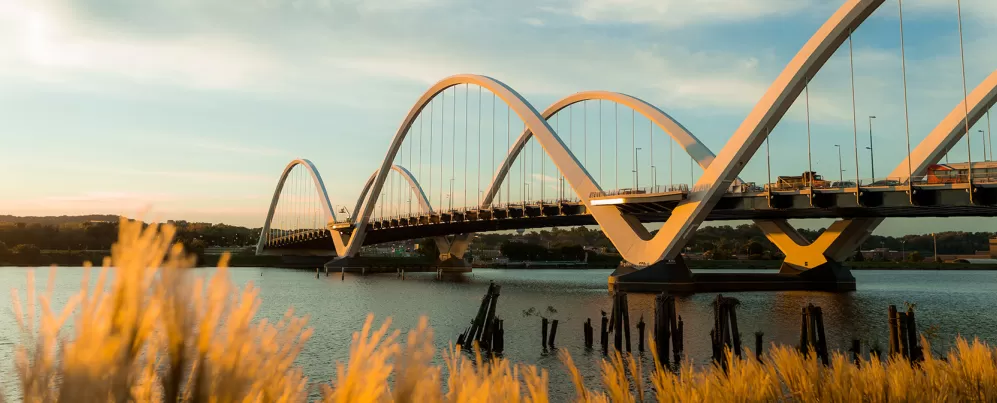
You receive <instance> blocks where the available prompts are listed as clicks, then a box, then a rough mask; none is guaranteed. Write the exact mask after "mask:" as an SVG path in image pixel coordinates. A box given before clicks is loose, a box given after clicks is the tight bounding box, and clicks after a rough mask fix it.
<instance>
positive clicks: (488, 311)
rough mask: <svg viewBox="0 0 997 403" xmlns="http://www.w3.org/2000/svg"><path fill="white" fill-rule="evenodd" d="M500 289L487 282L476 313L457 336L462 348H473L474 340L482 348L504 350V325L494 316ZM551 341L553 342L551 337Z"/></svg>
mask: <svg viewBox="0 0 997 403" xmlns="http://www.w3.org/2000/svg"><path fill="white" fill-rule="evenodd" d="M501 289H502V287H501V286H498V285H495V283H490V284H488V292H487V293H485V296H484V297H483V298H482V299H481V306H480V307H478V314H477V315H475V316H474V320H473V321H471V325H470V326H468V328H467V329H466V330H464V333H461V334H460V336H458V337H457V344H459V345H460V346H461V348H463V349H464V350H470V349H471V348H473V346H474V343H475V342H477V344H478V346H479V348H481V349H482V350H485V351H490V352H492V353H495V354H501V353H502V351H503V350H505V325H504V323H503V322H502V319H499V318H498V317H496V316H495V310H496V309H497V308H498V297H499V290H501ZM551 341H552V342H553V337H551Z"/></svg>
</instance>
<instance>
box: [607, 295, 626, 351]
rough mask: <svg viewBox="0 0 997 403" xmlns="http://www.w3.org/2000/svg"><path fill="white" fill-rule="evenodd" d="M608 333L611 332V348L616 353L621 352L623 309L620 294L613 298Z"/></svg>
mask: <svg viewBox="0 0 997 403" xmlns="http://www.w3.org/2000/svg"><path fill="white" fill-rule="evenodd" d="M610 322H611V323H610V327H609V331H610V332H613V346H614V347H616V351H617V352H623V309H622V307H621V306H620V293H619V292H617V293H616V296H615V298H613V313H612V317H610Z"/></svg>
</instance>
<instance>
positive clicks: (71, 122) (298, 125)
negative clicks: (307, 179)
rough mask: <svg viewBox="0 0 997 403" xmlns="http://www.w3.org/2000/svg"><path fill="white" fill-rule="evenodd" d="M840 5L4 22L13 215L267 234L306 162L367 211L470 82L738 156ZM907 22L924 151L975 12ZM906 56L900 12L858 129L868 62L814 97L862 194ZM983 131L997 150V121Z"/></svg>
mask: <svg viewBox="0 0 997 403" xmlns="http://www.w3.org/2000/svg"><path fill="white" fill-rule="evenodd" d="M840 5H841V1H840V0H504V1H500V2H484V1H461V0H365V1H359V0H145V1H141V2H136V1H127V0H0V49H4V51H3V52H0V189H3V192H2V193H0V194H2V197H0V213H3V214H14V215H63V214H67V215H68V214H89V213H107V214H127V215H134V214H135V213H136V212H139V211H147V210H149V211H151V213H149V214H151V216H152V217H153V218H160V219H186V220H195V221H208V222H216V223H217V222H224V223H227V224H234V225H245V226H251V227H258V226H261V225H262V223H263V220H264V218H265V215H266V210H267V208H268V206H269V203H270V199H271V196H272V193H273V191H274V190H273V189H274V187H275V185H276V182H277V179H278V177H279V174H280V172H281V170H282V169H283V168H284V167H285V165H286V164H287V163H288V162H289V161H290V160H292V159H294V158H308V159H310V160H311V161H312V162H314V163H315V165H316V166H317V167H318V169H319V170H320V172H321V174H322V176H323V179H324V181H325V184H326V186H327V187H328V190H329V194H330V196H331V198H332V202H333V204H334V205H349V206H352V205H353V203H354V202H355V200H356V197H357V195H358V193H359V191H360V189H361V187H362V186H363V183H364V181H365V180H366V179H367V177H368V176H369V175H370V172H373V171H374V170H375V169H376V167H377V166H378V165H379V164H380V162H381V160H382V158H383V156H384V153H385V151H386V149H387V146H388V144H389V143H390V141H391V138H392V137H393V136H394V134H395V131H396V130H398V125H399V124H400V122H401V121H402V119H403V118H404V116H405V115H406V114H407V113H408V110H409V109H410V108H411V107H412V105H413V104H414V103H415V101H416V100H417V99H418V98H419V97H420V96H421V95H422V93H423V92H424V91H425V90H426V89H428V88H429V87H430V86H431V85H432V84H433V83H435V82H437V81H438V80H440V79H442V78H444V77H447V76H450V75H453V74H461V73H475V74H484V75H488V76H491V77H494V78H496V79H498V80H501V81H502V82H504V83H506V84H508V85H509V86H511V87H512V88H514V89H516V90H517V91H518V92H519V93H521V94H522V95H523V96H524V97H526V98H527V100H529V102H530V103H531V104H532V105H534V106H535V107H536V108H537V109H538V110H542V109H544V108H545V107H546V106H547V105H549V104H551V103H553V102H554V101H556V100H557V99H559V98H561V97H563V96H566V95H569V94H571V93H574V92H577V91H583V90H597V89H598V90H611V91H618V92H623V93H627V94H630V95H633V96H636V97H639V98H641V99H643V100H645V101H647V102H650V103H652V104H654V105H656V106H658V107H659V108H661V109H662V110H665V111H666V112H668V113H669V114H670V115H671V116H672V117H674V118H675V119H677V120H678V121H679V122H681V123H682V124H683V125H684V126H685V127H687V128H688V129H690V130H691V131H692V132H693V133H694V134H695V135H696V136H697V137H699V138H700V140H702V141H703V142H704V143H705V144H706V145H707V146H708V147H709V148H710V149H712V150H713V151H714V152H718V151H719V150H720V149H721V148H723V146H724V144H725V143H726V141H727V139H728V138H729V136H730V134H731V133H732V132H733V131H734V130H735V129H736V128H737V126H738V125H739V124H740V123H741V120H742V119H743V118H744V116H745V115H746V114H747V113H748V112H749V111H750V110H751V108H752V107H753V106H754V104H755V102H757V100H758V99H759V98H760V97H761V95H762V94H763V93H764V91H765V90H766V89H767V87H768V86H769V84H770V83H771V81H772V80H773V79H774V78H775V77H776V76H777V75H778V74H779V72H780V71H781V70H782V69H783V67H785V64H786V63H787V62H788V61H789V59H790V58H791V57H792V56H793V55H794V54H795V53H796V51H797V50H798V49H799V47H800V46H801V45H802V44H803V43H804V42H805V41H806V40H807V39H808V38H809V37H810V36H811V35H812V34H813V32H814V31H815V30H816V29H817V28H818V27H819V26H820V24H822V23H823V22H824V21H825V20H826V19H827V18H828V17H829V16H830V15H831V14H832V13H833V12H834V10H835V9H836V8H837V7H839V6H840ZM904 12H905V19H904V27H905V30H906V33H905V40H906V62H907V77H908V91H909V94H910V95H909V108H910V127H911V141H912V142H913V143H914V144H916V143H917V142H918V141H920V139H922V138H923V137H924V136H925V135H926V134H927V133H928V131H930V129H931V128H932V127H934V125H935V124H937V122H938V121H940V120H941V119H942V118H943V117H944V116H945V115H946V114H948V113H949V111H951V110H952V108H953V107H954V106H955V105H956V103H957V102H958V101H959V100H960V99H961V97H962V96H963V88H962V74H961V71H962V70H961V63H960V51H959V32H958V19H957V15H956V3H955V0H907V1H905V2H904ZM962 14H963V15H962V17H963V20H962V22H963V31H964V37H965V52H964V54H965V61H966V81H967V85H968V87H969V90H972V88H973V87H974V86H975V85H976V84H977V83H979V82H980V81H982V80H983V78H985V77H986V76H987V75H988V74H990V73H991V72H992V71H993V70H994V69H995V68H997V53H995V52H993V49H997V24H994V23H993V21H997V2H994V1H992V0H963V1H962ZM899 44H900V37H899V32H898V18H897V3H896V1H888V2H887V3H886V4H884V5H883V6H881V7H880V9H879V10H878V11H877V12H876V13H875V14H874V15H873V16H872V17H870V19H869V20H868V21H867V22H866V23H865V24H864V25H863V26H862V27H861V28H860V29H858V30H857V31H856V32H855V33H854V35H853V53H854V56H853V63H854V70H855V77H854V79H855V87H856V94H855V111H856V112H855V116H857V119H856V120H855V121H853V117H852V116H853V114H852V103H851V102H852V101H851V99H852V98H851V91H850V88H851V87H850V82H851V81H850V78H851V77H850V75H849V54H848V49H847V44H846V46H845V47H844V48H843V49H842V50H840V51H839V52H838V53H837V54H835V56H834V57H833V58H832V59H831V60H830V61H829V62H828V63H827V65H826V67H825V68H824V69H823V70H822V71H821V72H820V74H818V75H817V76H816V77H814V79H813V81H812V82H811V85H810V88H809V90H810V122H811V125H812V155H813V159H812V161H811V162H810V163H811V164H813V166H814V168H815V170H817V171H818V172H821V173H824V174H825V175H826V176H828V177H834V176H836V175H834V174H836V173H837V172H834V171H836V170H837V169H838V167H837V164H838V161H837V154H836V149H835V148H834V144H841V145H842V149H843V150H845V152H844V155H843V161H842V165H843V168H844V169H845V171H844V173H843V174H842V175H844V176H854V175H855V172H854V169H853V168H851V167H854V165H855V158H854V153H853V151H854V150H853V148H854V147H853V141H854V139H853V138H854V137H858V139H859V140H858V147H859V149H860V150H862V153H861V154H860V156H859V164H860V168H859V172H860V174H861V176H862V177H869V176H871V175H870V174H869V173H868V172H867V171H866V170H868V169H869V168H868V165H866V164H868V162H867V161H868V160H867V159H866V158H867V157H866V154H865V153H866V152H867V151H866V150H864V147H865V146H867V145H868V144H867V143H868V128H867V116H869V115H876V116H877V118H876V119H875V121H874V125H875V132H874V133H875V139H874V142H875V145H876V155H875V158H876V169H877V174H878V176H883V175H884V174H885V173H886V172H888V171H890V170H892V168H893V167H894V166H896V165H898V164H899V163H900V162H901V161H902V159H903V157H904V155H905V153H906V148H905V146H904V144H905V130H904V127H905V120H904V112H903V87H902V85H901V75H900V47H899ZM462 96H463V95H461V94H458V95H457V99H463V98H461V97H462ZM469 100H471V101H473V100H474V98H473V97H471V98H469ZM445 102H453V101H452V100H451V101H445ZM468 102H470V101H468ZM623 113H624V115H625V114H626V113H627V112H626V111H625V112H623ZM806 124H807V115H806V110H805V104H804V101H803V100H802V98H801V99H800V100H798V101H797V102H796V104H794V106H793V108H792V109H791V110H790V112H789V113H788V114H787V116H786V118H785V119H784V120H783V121H782V123H780V124H779V126H778V127H776V128H775V129H774V130H773V132H772V135H771V137H770V146H771V153H772V156H773V158H772V159H771V170H772V172H773V176H774V175H776V174H783V173H793V174H798V173H799V172H802V171H804V170H805V169H806V167H807V164H808V162H807V157H806V152H805V150H806V135H805V134H806ZM454 125H456V124H454ZM512 127H513V128H515V127H516V125H515V124H512ZM637 127H640V126H639V124H638V125H637ZM855 127H857V129H855ZM977 130H988V128H987V127H986V121H981V123H978V124H977V125H976V126H974V127H973V128H972V129H971V133H973V134H976V133H977ZM652 135H653V133H652ZM659 135H660V133H659ZM562 137H563V133H562ZM655 141H657V140H655ZM979 142H982V138H977V140H976V141H975V142H974V143H973V144H974V145H975V144H976V143H979ZM955 150H956V151H953V153H952V155H951V156H950V158H951V160H952V161H964V160H966V158H967V156H966V151H965V150H966V145H965V144H964V143H963V144H961V145H960V146H958V147H956V149H955ZM586 153H587V154H586V155H589V154H588V153H589V151H586ZM974 155H976V156H975V157H974V159H979V156H978V151H976V152H974ZM764 157H765V156H764V155H763V150H762V151H760V152H759V153H758V154H757V155H756V156H755V158H753V159H752V161H751V163H749V164H748V166H747V167H746V169H745V171H744V172H743V173H742V177H743V178H745V179H746V180H753V181H757V182H759V183H761V182H764V181H765V180H766V175H767V171H766V160H765V158H764ZM657 158H662V157H660V156H659V157H657ZM663 164H664V163H663V162H659V163H658V165H659V166H661V165H663ZM677 165H682V166H683V167H685V166H686V165H684V164H677ZM863 165H864V166H863ZM587 168H589V170H590V171H592V170H593V168H592V167H588V166H587ZM880 172H882V174H880ZM657 175H659V176H661V177H664V175H667V173H664V172H658V173H657ZM674 175H680V176H681V177H683V178H684V177H686V176H687V175H689V170H688V168H685V171H681V172H679V170H678V168H676V170H675V172H674ZM602 185H603V187H604V188H608V187H612V186H608V185H609V184H608V183H602ZM436 186H437V187H438V186H439V183H437V184H436ZM995 222H997V221H995V220H994V219H989V218H987V219H980V218H962V219H891V220H888V221H886V222H885V223H884V224H883V225H882V226H880V228H879V229H878V230H877V233H879V234H887V235H897V234H905V233H926V232H933V231H944V230H967V231H991V230H993V224H994V223H995ZM797 224H798V225H800V226H805V227H820V226H823V225H827V221H825V220H811V221H801V222H798V223H797Z"/></svg>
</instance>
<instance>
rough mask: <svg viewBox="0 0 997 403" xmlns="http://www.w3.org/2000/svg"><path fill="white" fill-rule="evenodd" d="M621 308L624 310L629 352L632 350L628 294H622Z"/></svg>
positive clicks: (625, 332)
mask: <svg viewBox="0 0 997 403" xmlns="http://www.w3.org/2000/svg"><path fill="white" fill-rule="evenodd" d="M620 307H621V308H622V309H623V334H624V336H625V338H626V341H627V352H628V353H629V352H630V351H631V350H630V345H631V344H630V303H628V302H627V294H626V293H620Z"/></svg>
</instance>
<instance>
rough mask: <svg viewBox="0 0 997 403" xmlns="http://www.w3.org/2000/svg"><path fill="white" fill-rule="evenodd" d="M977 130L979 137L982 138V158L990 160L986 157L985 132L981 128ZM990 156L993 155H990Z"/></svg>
mask: <svg viewBox="0 0 997 403" xmlns="http://www.w3.org/2000/svg"><path fill="white" fill-rule="evenodd" d="M977 131H978V132H980V139H981V140H983V160H984V161H990V160H988V159H987V134H986V132H984V131H983V129H980V130H977ZM991 157H993V156H992V155H991Z"/></svg>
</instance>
